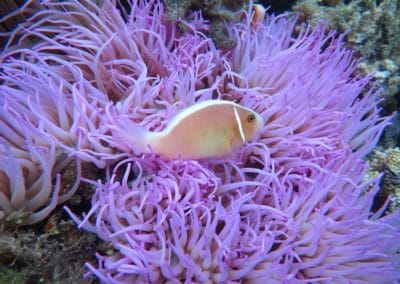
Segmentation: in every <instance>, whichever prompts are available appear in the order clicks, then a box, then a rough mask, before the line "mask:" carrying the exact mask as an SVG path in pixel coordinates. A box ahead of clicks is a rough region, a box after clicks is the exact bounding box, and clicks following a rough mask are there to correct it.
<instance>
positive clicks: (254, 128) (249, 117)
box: [236, 106, 264, 142]
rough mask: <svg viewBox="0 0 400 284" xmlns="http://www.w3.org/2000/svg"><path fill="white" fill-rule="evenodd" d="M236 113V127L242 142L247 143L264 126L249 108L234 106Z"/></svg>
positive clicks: (257, 115)
mask: <svg viewBox="0 0 400 284" xmlns="http://www.w3.org/2000/svg"><path fill="white" fill-rule="evenodd" d="M236 111H237V114H238V117H239V121H238V124H239V125H238V126H239V132H240V135H241V136H242V139H243V140H244V141H249V140H251V139H252V138H254V136H255V135H256V134H257V133H258V132H259V131H260V130H261V128H262V127H263V126H264V120H263V119H262V117H261V116H260V115H259V114H258V113H257V112H255V111H253V110H251V109H249V108H245V107H242V106H236ZM244 141H243V142H244Z"/></svg>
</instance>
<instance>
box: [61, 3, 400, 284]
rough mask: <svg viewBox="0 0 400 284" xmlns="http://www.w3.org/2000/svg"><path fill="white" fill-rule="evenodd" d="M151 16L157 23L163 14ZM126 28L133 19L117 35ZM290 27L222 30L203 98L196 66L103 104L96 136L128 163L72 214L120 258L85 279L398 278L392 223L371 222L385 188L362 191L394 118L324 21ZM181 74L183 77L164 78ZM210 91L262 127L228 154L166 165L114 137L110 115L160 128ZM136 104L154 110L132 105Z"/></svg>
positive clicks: (115, 168)
mask: <svg viewBox="0 0 400 284" xmlns="http://www.w3.org/2000/svg"><path fill="white" fill-rule="evenodd" d="M144 10H146V9H144ZM156 11H157V17H156V18H157V19H159V21H160V22H159V23H164V22H163V21H164V20H163V14H162V10H161V8H160V6H157V9H156ZM132 15H135V14H132ZM141 17H143V16H141ZM139 18H140V17H139ZM132 22H135V18H134V17H128V18H127V23H126V24H125V25H126V26H129V27H132V26H133V24H132ZM295 23H296V19H295V18H290V17H288V16H279V17H274V16H269V17H267V18H266V20H265V22H263V23H258V24H257V25H254V24H252V23H251V17H250V16H249V17H247V18H246V19H245V20H244V22H242V23H239V24H235V25H231V26H228V31H229V33H230V34H231V37H232V38H235V39H236V45H235V46H234V47H233V48H232V49H226V50H223V51H219V52H218V51H215V49H214V48H213V47H212V44H211V43H209V42H207V49H206V50H202V52H204V53H205V54H206V55H205V56H210V54H212V55H214V57H216V56H218V58H222V60H221V59H218V61H217V62H220V65H219V67H218V68H215V67H214V66H213V65H208V66H209V68H208V70H207V69H205V72H207V74H209V75H208V76H207V77H203V78H207V81H204V79H203V80H201V82H202V86H201V88H197V86H198V84H194V83H193V82H196V81H198V77H197V76H198V74H199V73H196V72H193V68H196V66H197V65H196V64H188V65H185V67H186V69H185V71H186V74H184V75H181V73H180V72H181V70H182V69H181V68H182V66H181V67H176V69H175V72H174V70H173V69H171V70H170V73H169V74H168V75H166V73H164V72H160V73H159V74H157V76H156V78H157V79H155V80H154V79H153V78H152V80H151V82H152V84H151V86H150V87H149V88H147V89H146V90H145V91H142V92H133V93H132V94H131V95H130V96H126V97H125V98H123V99H121V101H120V102H118V103H117V104H110V105H109V106H108V107H107V108H106V114H107V115H106V118H105V119H104V120H103V122H104V124H102V131H101V132H102V135H101V136H99V139H100V140H103V141H107V143H108V144H109V145H110V146H112V147H113V148H114V149H116V153H124V155H126V156H128V158H127V159H125V160H123V161H121V162H120V163H118V164H117V165H114V164H113V163H109V165H108V167H107V171H108V174H107V180H106V182H101V181H88V182H89V183H91V184H93V185H94V186H95V188H96V193H95V195H94V196H93V200H92V209H91V210H90V212H88V214H86V215H85V217H84V219H83V220H79V219H78V217H76V216H75V215H73V213H72V212H71V211H69V210H68V209H67V210H68V211H69V213H70V215H71V216H72V217H73V219H74V220H75V221H76V222H78V223H79V227H82V228H85V229H87V230H89V231H91V232H95V233H96V234H97V235H98V236H99V237H100V238H102V239H103V240H105V241H109V242H111V243H112V245H113V246H114V248H115V249H116V251H115V252H114V254H113V255H111V256H103V255H100V254H99V255H98V260H99V264H98V267H97V268H96V267H94V266H93V264H88V268H89V270H90V273H89V274H94V275H96V276H97V277H99V279H100V280H101V281H103V282H132V281H145V282H146V281H148V282H157V281H160V282H162V281H167V280H169V281H182V282H183V281H186V282H192V281H199V282H202V281H213V282H227V281H239V280H251V281H255V282H260V281H263V282H265V283H282V282H285V281H286V282H291V283H296V282H298V281H309V282H310V281H311V282H312V281H314V282H327V283H348V282H350V281H354V282H360V283H367V282H368V283H371V282H375V283H382V282H387V283H390V282H391V281H393V280H394V279H397V278H398V269H399V261H400V259H399V255H398V252H399V248H400V247H399V245H398V244H393V243H391V239H398V238H399V237H400V236H399V228H398V225H396V222H395V221H396V219H398V218H399V216H398V213H395V214H392V215H387V216H384V217H382V213H383V211H384V208H383V209H382V210H381V211H378V212H376V213H372V212H371V211H370V210H371V206H372V203H373V198H374V195H375V194H376V192H377V191H378V190H379V178H376V179H374V180H370V181H363V177H364V176H365V172H366V169H367V164H366V163H365V161H364V160H363V158H364V157H365V155H366V154H367V153H368V152H369V151H370V150H371V149H372V147H374V145H375V144H376V142H377V140H378V138H379V136H380V134H381V132H382V130H383V128H384V127H385V126H386V125H387V124H388V121H389V118H387V117H384V118H382V117H380V116H379V115H378V113H379V110H378V108H377V106H376V101H377V97H378V95H379V90H377V88H376V87H375V86H373V85H372V86H370V78H369V77H366V78H363V77H357V76H354V75H353V74H354V70H355V68H356V64H357V61H356V60H354V59H353V54H352V52H351V51H349V50H347V49H345V48H344V47H343V36H341V35H339V36H338V35H336V34H335V32H326V31H325V29H324V26H323V24H322V25H320V26H318V27H316V28H315V29H313V30H311V28H310V27H307V26H305V27H303V28H302V29H301V30H300V31H297V32H295V31H294V27H295ZM165 27H166V28H165V29H160V30H162V31H164V30H166V29H167V27H169V24H167V23H165ZM196 28H197V27H196V25H193V26H192V28H191V29H189V31H191V32H192V31H193V30H196ZM141 31H142V30H141ZM195 35H197V36H198V37H199V38H200V39H202V38H203V35H202V34H201V33H199V32H197V33H195ZM176 36H177V37H178V38H179V39H180V38H182V36H181V35H179V36H178V33H176ZM191 36H192V35H191ZM160 39H164V42H163V43H162V44H163V45H164V46H165V47H166V46H170V48H168V49H167V48H163V49H162V50H167V51H168V52H169V53H173V55H169V54H168V53H167V55H166V58H169V57H170V56H176V54H175V51H176V53H177V54H181V53H182V54H185V52H183V51H182V50H181V49H183V48H186V46H185V45H184V46H179V45H171V44H170V43H171V41H170V39H169V38H168V40H167V39H165V37H163V36H161V37H160ZM192 40H194V39H192ZM177 41H178V42H180V41H179V40H177ZM161 42H162V41H161ZM204 42H206V40H204ZM158 43H159V44H160V42H158ZM210 45H211V46H210ZM188 48H190V49H188V50H187V51H186V53H189V52H190V50H191V49H192V46H191V45H188ZM175 49H177V50H175ZM192 56H195V58H197V57H201V54H200V55H197V54H196V55H192ZM163 60H164V61H165V60H166V59H165V58H164V59H163ZM177 62H180V64H182V61H177ZM193 62H195V63H197V64H198V61H195V60H194V61H193ZM144 63H146V62H144ZM167 66H169V65H167ZM200 66H203V65H200ZM211 67H213V68H211ZM160 70H161V69H160ZM216 71H217V73H215V72H216ZM176 74H179V78H181V80H179V81H175V80H170V78H176V77H175V76H178V75H176ZM153 75H154V74H153ZM210 76H214V79H211V80H209V79H208V78H209V77H210ZM159 78H162V79H161V80H160V79H159ZM167 78H168V79H167ZM215 82H216V83H215ZM180 90H186V93H184V92H180ZM172 94H173V96H172ZM210 95H211V97H213V96H216V97H218V98H222V99H226V100H234V101H236V102H239V103H240V104H242V105H244V106H246V107H249V108H252V109H254V110H256V111H257V112H258V113H260V114H261V115H262V117H263V118H264V120H265V121H266V124H265V126H264V128H263V129H262V131H261V133H260V135H259V137H257V139H255V140H254V141H251V142H250V143H248V144H246V145H245V146H244V147H243V148H241V149H240V150H239V151H238V152H237V153H236V155H235V156H234V157H233V158H226V159H213V160H208V161H201V162H197V161H191V160H189V161H181V160H175V161H165V160H163V159H162V158H160V157H159V156H157V155H155V154H153V155H149V154H141V153H136V152H134V151H132V149H131V147H130V145H127V143H126V141H116V140H115V139H114V138H113V136H112V134H111V133H110V132H109V127H110V126H113V125H112V123H113V118H115V117H118V116H124V117H127V118H129V119H131V120H133V121H135V122H137V123H140V124H142V125H144V126H145V127H147V128H148V129H150V130H156V131H157V130H162V129H163V128H164V127H165V124H166V122H167V121H168V119H170V117H172V116H173V115H175V114H176V109H177V108H178V109H182V108H184V107H186V106H188V105H191V103H194V102H196V101H202V100H205V99H208V98H210ZM138 96H145V97H147V98H149V100H151V101H152V102H157V103H158V106H159V107H157V108H156V107H155V106H156V105H157V104H155V103H154V104H151V103H150V104H141V105H140V104H139V105H137V104H136V103H137V102H138V99H137V97H138ZM178 101H179V103H175V104H173V103H174V102H178ZM135 104H136V107H134V108H133V109H132V108H130V107H132V106H134V105H135ZM127 106H129V107H127ZM145 114H148V115H145ZM194 131H195V130H194ZM119 157H122V156H121V155H120V156H119ZM121 172H122V173H123V177H122V178H121V177H120V178H118V176H120V175H121ZM199 176H200V177H202V178H198V177H199Z"/></svg>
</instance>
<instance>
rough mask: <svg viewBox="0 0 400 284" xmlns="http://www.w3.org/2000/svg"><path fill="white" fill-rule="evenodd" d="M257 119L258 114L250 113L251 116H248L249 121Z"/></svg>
mask: <svg viewBox="0 0 400 284" xmlns="http://www.w3.org/2000/svg"><path fill="white" fill-rule="evenodd" d="M255 120H256V116H255V115H254V113H251V114H249V116H248V117H247V121H248V122H254V121H255Z"/></svg>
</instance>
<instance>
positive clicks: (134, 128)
mask: <svg viewBox="0 0 400 284" xmlns="http://www.w3.org/2000/svg"><path fill="white" fill-rule="evenodd" d="M117 124H118V127H111V130H112V134H113V139H118V140H122V141H126V142H127V143H131V144H132V146H133V147H134V148H137V149H139V150H140V151H141V152H150V148H151V150H152V151H154V152H155V153H157V154H160V155H162V156H164V157H167V158H178V157H179V156H181V157H182V158H192V159H202V158H211V157H219V156H224V155H227V154H230V153H232V150H233V149H235V148H236V147H238V146H240V145H243V144H244V143H245V142H246V141H248V140H250V139H252V138H253V137H254V135H255V134H256V133H257V132H258V131H259V130H260V129H261V127H262V126H263V125H264V122H263V119H262V118H261V117H260V115H259V114H257V113H256V112H254V111H252V110H251V109H248V108H245V107H242V106H240V105H238V104H236V103H233V102H230V101H223V100H207V101H203V102H200V103H197V104H195V105H193V106H191V107H188V108H186V109H185V110H183V111H182V112H180V113H179V114H178V115H177V116H175V117H174V118H173V119H172V120H171V121H170V122H169V124H168V125H167V127H166V128H165V130H164V131H161V132H151V131H148V130H146V129H144V128H143V127H141V126H138V125H137V124H136V123H134V122H133V121H131V120H129V119H123V118H119V119H117ZM149 147H150V148H149Z"/></svg>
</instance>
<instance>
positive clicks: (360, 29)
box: [294, 0, 400, 113]
mask: <svg viewBox="0 0 400 284" xmlns="http://www.w3.org/2000/svg"><path fill="white" fill-rule="evenodd" d="M328 2H329V3H328ZM294 11H296V12H299V13H300V17H301V19H303V20H306V21H307V22H309V23H313V24H314V25H315V24H317V23H319V22H320V21H326V22H327V24H328V26H329V27H330V28H334V29H337V30H339V31H340V32H348V35H347V37H346V42H347V43H348V44H349V45H351V47H352V48H353V49H356V50H357V52H358V53H359V54H360V55H361V56H362V57H363V61H362V63H361V64H360V65H359V71H360V72H363V73H364V74H371V75H372V76H373V77H374V78H375V79H376V80H378V81H380V83H381V86H383V87H384V91H383V94H382V95H383V96H384V97H385V100H384V102H383V104H384V106H385V108H386V110H387V113H391V112H393V111H394V110H397V109H399V105H398V101H399V95H400V87H399V86H400V68H399V67H400V51H399V48H398V47H399V46H400V35H399V30H400V6H399V3H398V1H396V0H383V1H369V0H352V1H318V0H306V1H299V3H298V4H297V5H295V6H294Z"/></svg>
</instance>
